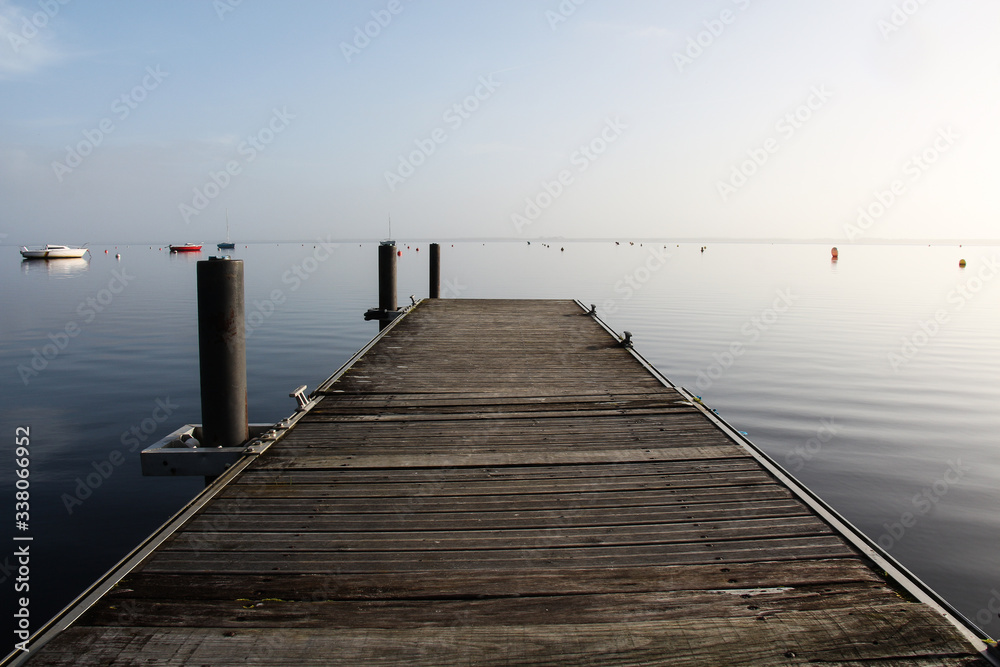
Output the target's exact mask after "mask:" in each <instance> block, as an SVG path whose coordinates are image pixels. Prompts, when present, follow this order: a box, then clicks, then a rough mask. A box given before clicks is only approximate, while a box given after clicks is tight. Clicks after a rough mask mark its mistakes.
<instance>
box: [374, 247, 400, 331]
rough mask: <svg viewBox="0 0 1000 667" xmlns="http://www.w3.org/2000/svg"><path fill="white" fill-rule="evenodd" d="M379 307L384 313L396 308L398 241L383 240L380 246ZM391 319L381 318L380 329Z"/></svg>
mask: <svg viewBox="0 0 1000 667" xmlns="http://www.w3.org/2000/svg"><path fill="white" fill-rule="evenodd" d="M378 307H379V310H381V311H382V312H383V313H386V312H388V311H390V310H396V309H397V306H396V242H395V241H391V240H390V241H382V242H381V243H380V244H379V246H378ZM388 324H389V320H387V319H382V320H379V325H378V328H379V331H381V330H382V329H384V328H385V327H386V326H387V325H388Z"/></svg>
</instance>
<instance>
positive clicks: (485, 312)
mask: <svg viewBox="0 0 1000 667" xmlns="http://www.w3.org/2000/svg"><path fill="white" fill-rule="evenodd" d="M323 393H324V394H325V395H326V397H325V398H324V399H323V400H322V401H321V402H319V403H318V404H317V405H316V406H315V407H314V408H313V409H312V410H311V411H310V412H309V413H308V414H306V415H305V416H304V417H303V418H302V419H301V420H300V421H299V422H298V423H297V424H296V425H295V426H294V428H292V429H291V431H290V433H289V434H288V435H287V437H285V438H284V439H282V440H280V441H279V442H278V443H276V444H275V445H273V446H272V447H271V449H270V450H268V451H267V452H266V453H265V454H264V455H262V456H261V457H260V458H259V459H257V460H256V461H255V462H254V463H252V464H251V465H250V466H249V467H248V468H247V469H246V470H245V471H243V472H242V473H241V474H240V475H239V476H238V477H237V478H236V479H235V480H234V481H232V482H231V483H229V484H228V485H227V486H226V487H225V488H224V489H223V490H222V491H221V492H220V493H219V494H218V495H217V496H216V497H215V499H214V500H213V501H212V502H210V503H209V504H208V505H207V506H205V507H204V509H203V510H202V511H201V512H200V513H198V514H197V515H196V516H195V517H194V518H193V519H192V520H190V521H189V522H188V523H187V524H186V525H184V526H183V527H182V528H181V529H180V530H179V531H177V532H176V533H175V534H174V535H173V536H172V537H171V538H170V539H168V540H167V541H166V542H165V543H164V544H163V545H162V546H161V547H160V548H159V549H157V550H156V551H155V552H153V553H152V555H150V556H149V557H148V558H146V560H145V561H144V562H143V563H142V564H141V565H140V566H139V567H138V568H136V569H135V570H133V571H132V572H131V574H129V575H128V576H127V577H125V579H124V580H123V581H122V582H121V583H120V584H119V585H118V586H117V587H116V588H114V589H113V590H112V591H111V592H109V593H108V594H107V595H105V596H104V597H103V598H101V599H100V600H99V601H98V602H97V603H96V604H94V605H93V607H92V608H91V609H90V611H88V612H87V613H86V614H85V615H84V616H83V617H82V618H80V620H78V621H77V622H76V623H75V624H74V625H73V626H72V627H70V628H69V629H68V630H66V631H64V632H63V633H61V634H60V635H59V636H58V637H56V638H55V639H53V640H52V641H50V642H49V643H48V644H47V645H45V646H44V647H42V648H41V649H39V650H38V652H37V653H36V654H34V658H33V659H31V660H30V661H29V662H28V664H30V665H126V664H128V665H133V664H143V665H213V666H219V665H244V664H276V665H303V666H304V665H352V666H353V665H397V664H398V665H472V664H475V665H510V664H535V665H556V664H560V665H562V664H566V665H598V664H623V665H625V664H628V665H639V664H641V665H657V664H671V665H697V666H699V667H702V666H704V665H794V664H807V663H813V662H821V663H832V664H841V665H928V666H930V665H935V666H937V665H973V664H987V663H986V662H985V661H984V660H982V659H981V658H980V655H979V654H978V653H977V651H976V648H975V647H974V646H973V644H972V643H971V642H970V641H969V640H968V639H967V637H965V636H963V635H962V634H961V633H960V632H959V631H958V630H957V629H956V628H955V627H954V626H953V625H952V624H950V623H948V622H947V621H946V620H945V619H944V617H943V616H942V615H940V614H939V613H938V612H937V611H935V610H934V609H932V608H931V607H930V606H927V605H925V604H921V603H917V602H913V601H909V599H908V598H907V597H906V596H905V594H903V595H901V594H898V593H897V592H896V589H894V588H892V587H890V586H889V585H887V584H886V582H885V581H883V580H882V579H881V578H880V577H879V576H878V575H877V573H876V572H875V571H873V569H872V568H871V567H870V566H869V561H868V560H867V559H866V558H865V557H864V556H863V555H861V554H860V552H859V551H858V550H857V549H856V548H855V547H854V546H852V545H851V544H849V543H848V541H846V540H845V539H844V538H843V537H842V536H841V535H839V534H838V533H837V532H835V531H834V530H833V529H832V528H831V527H830V525H828V524H827V523H826V522H824V521H823V520H822V519H821V518H820V517H819V516H818V515H817V514H816V512H814V511H813V510H812V509H810V507H809V506H807V504H805V503H804V502H803V501H801V500H799V499H798V498H797V497H796V496H795V495H794V494H793V493H791V492H790V491H789V489H788V488H786V487H785V486H784V485H782V484H780V483H779V482H778V481H777V480H776V479H775V478H774V477H773V476H771V475H770V474H769V473H768V472H767V471H765V469H764V468H762V467H761V465H760V463H758V461H757V460H756V459H755V458H753V457H751V456H750V455H749V454H748V451H747V450H746V449H745V448H744V447H742V446H741V445H740V444H738V443H737V442H735V441H734V440H733V439H731V438H730V437H728V436H727V435H726V434H725V433H724V432H723V431H722V430H720V429H719V428H718V426H717V425H716V424H715V423H713V421H712V420H711V419H710V418H709V417H708V416H706V414H704V412H703V411H702V410H700V409H699V407H698V406H696V405H693V404H692V403H691V402H689V401H688V400H687V399H686V397H685V396H684V395H682V394H681V393H679V392H678V391H677V390H675V389H672V388H670V387H666V386H664V384H663V383H661V382H660V381H659V380H657V378H656V377H655V376H654V375H653V374H651V373H650V372H649V371H648V370H647V369H646V368H645V367H644V366H643V365H642V364H641V363H640V362H639V361H638V360H637V359H636V358H634V357H633V356H632V355H631V354H630V353H629V352H628V351H627V350H625V349H623V348H622V347H620V346H619V345H617V341H616V340H615V339H614V338H613V337H612V336H611V335H610V334H609V333H608V332H607V331H605V330H604V329H603V328H602V327H601V326H600V325H599V324H598V323H597V322H595V321H594V320H593V319H592V318H591V317H589V316H588V315H586V314H584V313H583V312H582V311H581V309H580V308H579V307H578V306H577V305H576V304H574V303H573V302H569V301H556V302H553V301H430V302H423V303H422V304H420V305H419V306H418V307H417V308H416V309H415V310H414V311H413V312H412V313H410V314H409V315H407V316H406V317H405V318H404V319H403V320H401V321H399V322H397V323H396V324H395V325H394V326H393V327H392V328H390V329H389V330H388V331H387V332H386V334H385V336H384V337H383V338H381V340H380V341H379V342H378V343H377V344H376V345H375V346H374V347H373V348H372V349H371V350H370V351H368V352H367V353H366V354H365V355H364V356H363V357H362V358H361V359H360V360H359V361H358V362H357V363H355V364H354V365H353V366H352V367H351V368H350V369H349V371H347V372H346V373H345V374H343V375H342V376H341V377H340V378H339V379H338V380H337V381H335V382H333V383H332V384H329V386H327V387H325V388H324V389H323Z"/></svg>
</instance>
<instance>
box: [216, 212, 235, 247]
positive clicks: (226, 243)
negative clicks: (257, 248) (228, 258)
mask: <svg viewBox="0 0 1000 667" xmlns="http://www.w3.org/2000/svg"><path fill="white" fill-rule="evenodd" d="M216 247H217V248H218V249H219V250H228V249H229V248H235V247H236V244H235V243H233V242H232V241H230V240H229V209H228V208H227V209H226V242H225V243H220V244H218V245H217V246H216Z"/></svg>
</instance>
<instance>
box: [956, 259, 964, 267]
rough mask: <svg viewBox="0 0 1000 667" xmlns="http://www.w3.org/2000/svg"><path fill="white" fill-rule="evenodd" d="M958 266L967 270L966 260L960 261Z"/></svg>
mask: <svg viewBox="0 0 1000 667" xmlns="http://www.w3.org/2000/svg"><path fill="white" fill-rule="evenodd" d="M958 265H959V266H960V267H962V268H963V269H964V268H965V260H964V259H960V260H958Z"/></svg>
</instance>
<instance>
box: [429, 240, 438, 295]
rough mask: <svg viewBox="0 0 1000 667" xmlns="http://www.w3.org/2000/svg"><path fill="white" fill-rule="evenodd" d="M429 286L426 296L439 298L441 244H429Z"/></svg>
mask: <svg viewBox="0 0 1000 667" xmlns="http://www.w3.org/2000/svg"><path fill="white" fill-rule="evenodd" d="M430 277H431V285H430V289H429V290H428V292H427V296H428V297H430V298H431V299H438V298H440V297H441V244H439V243H432V244H431V276H430Z"/></svg>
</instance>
